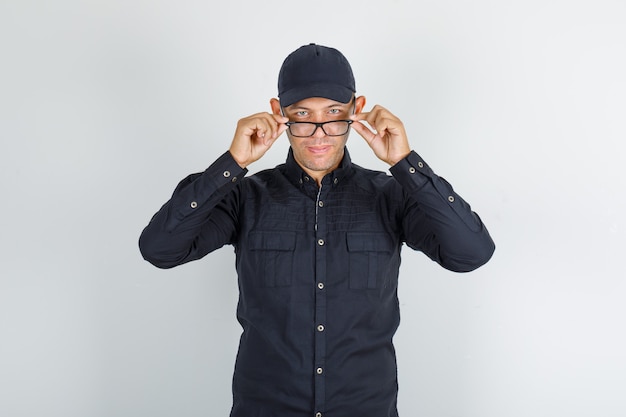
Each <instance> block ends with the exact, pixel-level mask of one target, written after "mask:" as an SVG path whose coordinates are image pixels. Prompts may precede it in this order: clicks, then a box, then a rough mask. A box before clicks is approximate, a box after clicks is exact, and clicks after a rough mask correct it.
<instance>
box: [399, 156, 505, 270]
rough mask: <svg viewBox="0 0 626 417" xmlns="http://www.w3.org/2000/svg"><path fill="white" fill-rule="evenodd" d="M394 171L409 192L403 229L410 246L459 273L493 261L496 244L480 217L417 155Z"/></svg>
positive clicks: (402, 162) (406, 159)
mask: <svg viewBox="0 0 626 417" xmlns="http://www.w3.org/2000/svg"><path fill="white" fill-rule="evenodd" d="M390 172H391V173H392V175H393V176H394V178H396V180H397V181H398V182H399V183H400V184H401V185H402V188H403V189H404V191H405V195H406V200H405V201H406V203H405V213H404V218H403V229H404V233H405V241H406V244H407V245H408V246H409V247H411V248H412V249H416V250H421V251H422V252H424V253H425V254H426V255H427V256H428V257H429V258H431V259H432V260H433V261H436V262H437V263H439V264H440V265H441V266H442V267H444V268H446V269H448V270H451V271H455V272H468V271H472V270H474V269H476V268H478V267H480V266H482V265H484V264H485V263H486V262H487V261H488V260H489V259H490V258H491V256H492V255H493V252H494V250H495V244H494V242H493V240H492V239H491V236H490V235H489V232H488V231H487V228H486V227H485V225H484V224H483V223H482V221H481V219H480V217H478V215H477V214H476V213H474V212H473V211H472V209H471V207H470V205H469V204H468V203H467V202H466V201H465V200H463V199H462V198H461V197H460V196H459V195H458V194H457V193H456V192H455V191H454V190H453V188H452V186H451V185H450V184H449V183H448V182H447V181H446V180H445V179H443V178H442V177H439V176H437V175H436V174H435V173H434V172H433V171H432V169H430V167H429V166H428V165H427V164H426V162H424V160H423V159H422V158H421V157H420V156H419V155H418V154H417V153H415V152H411V153H410V154H409V156H408V157H406V158H404V159H403V160H401V161H400V162H398V163H397V164H396V165H394V166H393V167H391V168H390Z"/></svg>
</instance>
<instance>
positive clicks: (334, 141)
mask: <svg viewBox="0 0 626 417" xmlns="http://www.w3.org/2000/svg"><path fill="white" fill-rule="evenodd" d="M283 111H284V114H285V116H287V117H288V118H289V120H290V121H291V122H315V123H323V122H328V121H332V120H348V118H349V116H350V114H351V112H352V111H353V103H348V104H344V103H339V102H337V101H333V100H329V99H326V98H321V97H312V98H307V99H304V100H302V101H299V102H297V103H295V104H292V105H291V106H289V107H286V108H284V110H283ZM325 127H326V126H325ZM327 130H329V129H327ZM349 133H350V131H349V130H348V132H347V133H346V134H345V135H342V136H328V135H327V134H326V133H325V132H324V130H323V129H322V128H321V127H318V128H317V129H316V130H315V132H314V133H313V136H310V137H304V138H302V137H294V136H293V135H291V134H290V133H289V131H287V136H288V137H289V143H290V144H291V148H292V149H293V155H294V158H295V160H296V162H297V163H298V164H299V165H300V166H301V167H302V168H303V169H304V170H305V171H306V172H307V173H308V174H309V175H311V176H312V177H313V178H315V179H316V180H317V181H318V182H319V181H321V179H322V178H323V177H324V176H325V175H326V174H328V173H329V172H331V171H333V170H334V169H335V168H337V167H338V166H339V164H340V163H341V160H342V158H343V154H344V146H345V145H346V141H347V140H348V136H349Z"/></svg>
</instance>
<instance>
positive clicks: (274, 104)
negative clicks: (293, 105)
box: [270, 98, 283, 116]
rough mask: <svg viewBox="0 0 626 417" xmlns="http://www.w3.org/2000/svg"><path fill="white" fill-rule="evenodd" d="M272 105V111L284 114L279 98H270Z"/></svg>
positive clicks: (279, 114)
mask: <svg viewBox="0 0 626 417" xmlns="http://www.w3.org/2000/svg"><path fill="white" fill-rule="evenodd" d="M270 106H271V107H272V113H274V114H276V115H278V116H282V115H283V113H282V111H281V108H280V101H279V100H278V99H277V98H273V99H271V100H270Z"/></svg>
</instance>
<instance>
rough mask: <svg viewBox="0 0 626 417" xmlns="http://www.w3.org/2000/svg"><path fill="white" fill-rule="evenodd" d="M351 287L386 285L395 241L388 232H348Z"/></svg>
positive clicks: (368, 287)
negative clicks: (392, 240) (393, 241)
mask: <svg viewBox="0 0 626 417" xmlns="http://www.w3.org/2000/svg"><path fill="white" fill-rule="evenodd" d="M346 239H347V244H348V253H349V258H350V288H354V289H372V288H378V287H379V286H380V285H384V284H385V283H386V282H387V279H388V275H389V274H388V272H389V271H390V266H391V263H392V262H391V261H392V259H393V256H392V255H393V243H392V242H391V240H390V239H389V236H388V235H387V234H386V233H382V232H381V233H367V232H348V234H347V235H346Z"/></svg>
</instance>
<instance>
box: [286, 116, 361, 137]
mask: <svg viewBox="0 0 626 417" xmlns="http://www.w3.org/2000/svg"><path fill="white" fill-rule="evenodd" d="M285 124H286V125H287V128H288V129H289V133H291V135H292V136H294V137H296V138H308V137H310V136H313V135H314V134H315V132H316V131H317V128H318V127H319V128H322V131H323V132H324V133H325V134H326V135H327V136H343V135H345V134H346V133H348V130H350V125H351V124H352V120H331V121H330V122H323V123H313V122H287V123H285Z"/></svg>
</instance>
